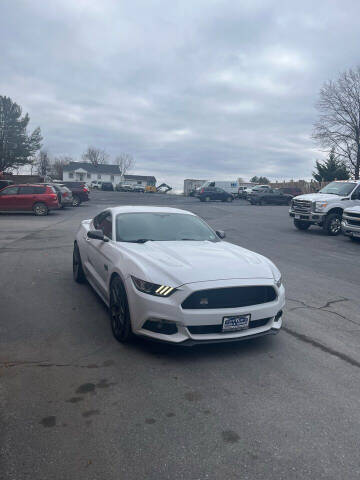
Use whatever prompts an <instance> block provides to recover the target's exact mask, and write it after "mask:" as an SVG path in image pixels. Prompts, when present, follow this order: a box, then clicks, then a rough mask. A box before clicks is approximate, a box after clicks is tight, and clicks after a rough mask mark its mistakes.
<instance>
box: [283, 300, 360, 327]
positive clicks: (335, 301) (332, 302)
mask: <svg viewBox="0 0 360 480" xmlns="http://www.w3.org/2000/svg"><path fill="white" fill-rule="evenodd" d="M287 300H290V301H291V302H297V303H300V304H301V306H298V307H293V308H290V309H289V312H293V311H294V310H299V309H300V308H310V309H313V310H320V311H322V312H328V313H333V314H334V315H337V316H338V317H340V318H342V319H344V320H347V321H348V322H350V323H353V324H354V325H357V326H359V323H357V322H355V321H354V320H351V319H350V318H347V317H345V315H342V314H341V313H338V312H334V311H333V310H328V307H330V306H331V305H333V304H334V303H339V302H348V301H349V299H348V298H345V297H343V298H338V299H336V300H329V301H328V302H326V303H325V305H321V306H320V307H316V306H315V305H309V304H307V303H305V302H303V301H301V300H295V299H294V298H287Z"/></svg>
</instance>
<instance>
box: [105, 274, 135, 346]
mask: <svg viewBox="0 0 360 480" xmlns="http://www.w3.org/2000/svg"><path fill="white" fill-rule="evenodd" d="M109 312H110V322H111V329H112V332H113V335H114V337H115V338H116V340H117V341H118V342H128V341H129V340H131V338H132V337H133V333H132V329H131V320H130V312H129V305H128V300H127V295H126V291H125V288H124V285H123V283H122V281H121V280H120V278H119V277H115V278H114V279H113V280H112V282H111V285H110V305H109Z"/></svg>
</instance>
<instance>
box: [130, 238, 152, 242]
mask: <svg viewBox="0 0 360 480" xmlns="http://www.w3.org/2000/svg"><path fill="white" fill-rule="evenodd" d="M132 242H133V243H146V242H152V240H151V238H138V239H137V240H132Z"/></svg>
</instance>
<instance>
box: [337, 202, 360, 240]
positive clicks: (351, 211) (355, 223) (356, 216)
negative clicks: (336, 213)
mask: <svg viewBox="0 0 360 480" xmlns="http://www.w3.org/2000/svg"><path fill="white" fill-rule="evenodd" d="M341 228H342V231H343V234H344V235H347V236H348V237H349V238H350V239H351V240H360V205H359V206H358V207H349V208H345V210H344V213H343V216H342V222H341Z"/></svg>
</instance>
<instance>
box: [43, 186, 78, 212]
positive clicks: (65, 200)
mask: <svg viewBox="0 0 360 480" xmlns="http://www.w3.org/2000/svg"><path fill="white" fill-rule="evenodd" d="M47 185H50V186H51V187H53V189H54V190H55V192H56V193H57V196H58V202H59V205H60V208H65V207H72V205H73V196H72V193H71V190H70V189H69V188H67V187H65V185H61V184H60V183H48V184H47Z"/></svg>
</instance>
